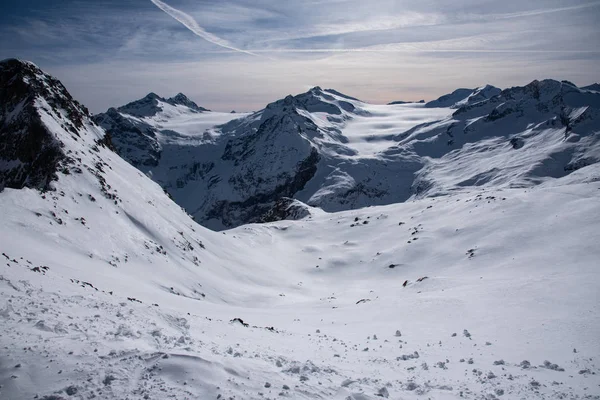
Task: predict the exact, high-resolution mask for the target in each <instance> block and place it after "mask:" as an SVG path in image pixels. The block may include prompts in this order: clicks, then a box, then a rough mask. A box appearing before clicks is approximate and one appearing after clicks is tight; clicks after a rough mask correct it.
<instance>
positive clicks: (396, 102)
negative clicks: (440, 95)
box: [388, 100, 425, 106]
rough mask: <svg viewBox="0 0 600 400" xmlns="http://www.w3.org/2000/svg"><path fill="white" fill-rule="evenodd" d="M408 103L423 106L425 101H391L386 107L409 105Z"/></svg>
mask: <svg viewBox="0 0 600 400" xmlns="http://www.w3.org/2000/svg"><path fill="white" fill-rule="evenodd" d="M410 103H418V104H423V103H425V100H419V101H402V100H398V101H392V102H391V103H388V106H393V105H397V104H410Z"/></svg>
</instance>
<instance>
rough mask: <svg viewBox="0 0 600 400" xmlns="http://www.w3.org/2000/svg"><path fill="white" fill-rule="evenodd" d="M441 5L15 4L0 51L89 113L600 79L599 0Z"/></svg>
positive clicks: (389, 97) (253, 105)
mask: <svg viewBox="0 0 600 400" xmlns="http://www.w3.org/2000/svg"><path fill="white" fill-rule="evenodd" d="M440 3H441V2H437V1H434V2H428V3H427V4H421V3H419V4H415V3H414V2H410V1H404V0H398V1H393V0H382V1H380V2H378V3H377V5H376V6H373V5H365V4H363V3H361V2H359V1H357V0H306V1H302V2H299V3H295V4H281V3H280V2H275V1H273V0H261V1H259V2H253V3H251V2H249V1H247V0H229V1H223V2H218V3H213V2H209V1H201V2H194V1H190V0H168V1H161V0H144V1H142V0H135V1H132V2H128V3H127V4H122V3H121V2H118V1H114V0H103V1H98V2H94V3H93V4H86V3H85V2H81V1H74V0H63V1H59V0H52V1H46V2H42V1H40V0H34V1H32V2H30V3H29V4H28V5H27V8H26V7H24V6H22V5H20V4H19V3H17V2H16V1H11V2H9V3H8V4H7V5H6V6H4V7H5V12H4V13H3V15H2V16H0V33H1V34H0V43H1V46H0V48H1V49H2V50H0V59H5V58H19V59H24V60H28V61H31V62H33V63H35V64H36V65H38V66H39V67H40V68H42V69H43V70H44V71H47V72H49V73H50V74H52V75H53V76H55V77H57V78H58V79H60V80H61V82H63V84H64V85H65V86H66V87H67V88H68V90H69V91H70V92H71V93H73V95H74V97H76V98H78V99H80V100H81V101H82V103H84V104H85V105H86V106H87V107H89V109H90V110H91V111H92V112H94V113H98V112H103V111H106V109H108V108H109V107H118V106H121V105H124V104H126V103H129V102H131V101H134V100H136V99H140V98H142V97H144V96H145V95H146V94H148V93H150V92H155V93H158V94H159V95H160V96H161V97H166V98H168V97H171V96H174V95H175V94H176V93H179V92H181V93H184V94H185V95H186V96H188V97H189V98H190V99H192V100H193V101H194V102H196V103H197V104H198V105H200V106H202V107H206V108H208V109H211V110H213V111H223V112H229V111H231V110H235V111H238V112H245V111H253V110H259V109H261V108H263V107H264V106H265V105H266V104H268V103H270V102H273V101H275V100H277V99H280V98H283V97H285V96H286V95H288V94H297V93H302V92H305V91H306V90H308V89H309V88H311V87H314V86H320V87H323V88H333V89H335V90H337V91H339V92H341V93H345V94H347V95H350V96H353V97H357V98H359V99H361V100H363V101H366V102H369V103H373V104H386V103H389V102H392V101H419V100H422V99H424V100H426V101H428V100H433V99H436V98H438V97H439V96H441V95H444V94H446V93H450V92H452V91H454V90H455V89H457V88H462V87H466V88H476V87H480V86H483V85H486V84H491V85H494V86H496V87H499V88H507V87H512V86H524V85H526V84H528V83H530V82H531V81H533V80H536V79H537V80H543V79H555V80H558V81H561V80H568V81H571V82H573V83H574V84H575V85H577V86H579V87H582V86H587V85H591V84H593V83H596V82H598V81H600V75H599V74H598V72H597V68H596V65H597V62H598V60H599V59H600V50H598V48H597V43H598V42H600V30H598V28H597V27H596V21H597V20H598V16H600V1H579V0H577V1H565V0H534V1H530V2H527V3H526V4H525V2H520V1H516V0H509V1H505V2H503V3H499V2H495V1H485V2H481V1H475V0H461V1H460V2H453V4H440Z"/></svg>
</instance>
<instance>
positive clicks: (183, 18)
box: [150, 0, 258, 57]
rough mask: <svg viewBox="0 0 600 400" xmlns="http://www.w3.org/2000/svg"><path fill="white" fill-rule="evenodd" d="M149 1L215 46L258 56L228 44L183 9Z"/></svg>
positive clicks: (155, 0)
mask: <svg viewBox="0 0 600 400" xmlns="http://www.w3.org/2000/svg"><path fill="white" fill-rule="evenodd" d="M150 1H152V3H154V5H156V7H158V8H160V9H161V10H163V11H164V12H165V13H167V14H168V15H170V16H171V17H173V18H174V19H175V20H177V21H178V22H179V23H181V24H182V25H183V26H185V27H186V28H188V29H189V30H190V31H192V33H194V34H195V35H197V36H200V37H201V38H202V39H204V40H206V41H208V42H211V43H214V44H216V45H217V46H221V47H224V48H226V49H229V50H233V51H237V52H240V53H245V54H249V55H252V56H257V57H258V54H255V53H253V52H251V51H247V50H243V49H240V48H238V47H235V46H233V45H232V44H230V43H229V42H228V41H227V40H225V39H222V38H220V37H218V36H216V35H213V34H212V33H210V32H207V31H206V30H205V29H204V28H202V27H201V26H200V25H198V23H197V22H196V20H194V18H193V17H192V16H191V15H189V14H186V13H184V12H183V11H181V10H178V9H176V8H173V7H171V6H170V5H168V4H166V3H164V2H162V1H160V0H150Z"/></svg>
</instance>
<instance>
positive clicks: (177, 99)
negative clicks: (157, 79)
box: [165, 92, 209, 111]
mask: <svg viewBox="0 0 600 400" xmlns="http://www.w3.org/2000/svg"><path fill="white" fill-rule="evenodd" d="M165 101H166V102H167V103H169V104H171V105H182V106H186V107H189V108H190V109H192V110H194V111H209V110H208V109H206V108H204V107H200V106H199V105H198V104H196V103H195V102H194V101H193V100H191V99H190V98H189V97H187V96H186V95H185V94H183V93H181V92H179V93H177V94H176V95H175V96H173V97H170V98H168V99H166V100H165Z"/></svg>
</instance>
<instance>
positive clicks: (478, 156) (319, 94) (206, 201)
mask: <svg viewBox="0 0 600 400" xmlns="http://www.w3.org/2000/svg"><path fill="white" fill-rule="evenodd" d="M163 103H164V102H163ZM163 103H160V104H163ZM599 104H600V95H599V94H598V93H597V92H594V91H590V90H583V89H579V88H577V87H575V86H574V85H572V84H570V83H569V82H558V81H552V80H546V81H541V82H538V81H534V82H532V83H531V84H529V85H527V86H524V87H516V88H511V89H506V90H504V91H501V90H500V89H498V88H495V87H493V86H490V85H486V86H483V87H480V88H477V89H459V90H457V91H455V92H454V93H452V94H450V95H446V96H442V97H441V98H440V99H438V100H436V101H434V102H430V103H427V104H417V103H409V104H395V105H372V104H367V103H364V102H362V101H360V100H357V99H355V98H352V97H349V96H345V95H343V94H341V93H339V92H336V91H335V90H332V89H326V90H323V89H321V88H319V87H316V88H313V89H311V90H309V91H308V92H306V93H302V94H300V95H297V96H288V97H286V98H285V99H282V100H279V101H276V102H274V103H271V104H269V105H268V106H267V107H266V108H265V109H264V110H261V111H259V112H256V113H253V114H250V115H239V114H238V115H235V114H226V115H225V118H226V119H227V120H229V119H232V118H233V115H235V117H236V119H234V120H232V121H231V122H228V123H226V124H223V125H221V126H215V127H212V128H208V126H209V125H210V123H213V122H214V123H216V122H217V118H214V119H210V121H209V119H208V118H207V117H205V116H208V115H209V113H202V114H197V113H193V115H194V116H193V118H191V119H189V117H188V116H187V114H177V112H175V111H169V110H170V108H169V107H170V106H169V105H164V106H162V107H163V109H164V111H163V112H161V113H159V114H156V116H152V117H146V118H144V119H142V120H140V119H138V118H137V117H135V116H132V115H130V114H127V113H126V112H125V111H123V110H126V109H128V107H127V106H126V107H125V108H122V109H121V111H120V112H117V111H116V110H114V109H111V110H109V111H108V112H107V113H106V114H101V115H98V116H96V121H97V122H98V123H100V124H101V125H102V126H103V127H105V128H106V129H107V130H108V131H109V132H110V133H111V134H112V135H113V138H114V142H115V143H116V144H117V148H118V149H119V150H120V154H121V155H123V157H125V158H126V159H128V160H129V161H130V162H132V164H134V165H136V166H137V167H138V168H140V170H142V171H143V172H144V173H146V174H148V175H149V176H151V177H152V179H154V180H155V181H156V182H158V183H159V184H160V185H161V186H162V187H164V188H165V189H166V190H167V191H168V192H169V193H170V194H171V195H172V196H173V198H174V200H175V201H176V202H177V203H178V204H180V205H181V206H182V207H184V208H185V209H186V210H187V211H188V212H189V213H190V214H191V215H193V216H194V218H195V219H196V221H198V222H200V223H201V224H203V225H204V226H207V227H209V228H211V229H223V228H227V227H234V226H238V225H240V224H243V223H248V222H258V221H261V220H262V217H263V216H264V215H265V214H266V213H269V212H270V209H271V207H273V206H274V205H275V204H276V202H277V201H278V200H279V199H281V198H282V197H289V198H295V199H297V200H299V201H302V202H304V203H306V204H308V205H310V206H313V207H320V208H322V209H323V210H325V211H329V212H333V211H340V210H347V209H357V208H360V207H366V206H372V205H383V204H391V203H396V202H402V201H406V200H407V199H409V198H413V197H424V196H438V195H445V194H448V193H452V192H455V191H460V190H465V189H467V190H471V189H472V188H473V187H479V186H486V187H490V188H491V187H495V188H509V187H530V186H533V185H537V184H540V183H542V182H544V181H546V180H548V179H555V178H558V177H562V176H565V175H567V174H569V173H571V172H572V171H574V170H576V169H577V168H580V167H582V166H584V165H589V164H593V163H596V162H597V161H598V158H599V157H600V148H599V147H598V138H599V130H600V125H599V123H598V120H599V119H598V115H599V112H600V110H599ZM113 114H114V115H113ZM199 116H202V117H199ZM199 118H205V119H203V121H207V123H206V125H205V126H203V129H207V130H205V131H204V133H203V134H202V135H199V134H197V133H198V132H200V131H202V130H203V129H198V130H196V132H197V133H196V134H191V133H190V132H189V131H188V130H187V128H186V124H187V122H188V121H190V120H193V121H195V122H194V123H198V122H197V121H199V120H200V119H199ZM121 121H125V122H121ZM128 124H129V125H128ZM140 124H142V125H140ZM130 125H131V126H130ZM140 132H141V133H140ZM148 132H149V133H148ZM123 143H125V144H126V146H121V144H123ZM124 148H125V149H124ZM123 149H124V150H123Z"/></svg>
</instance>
